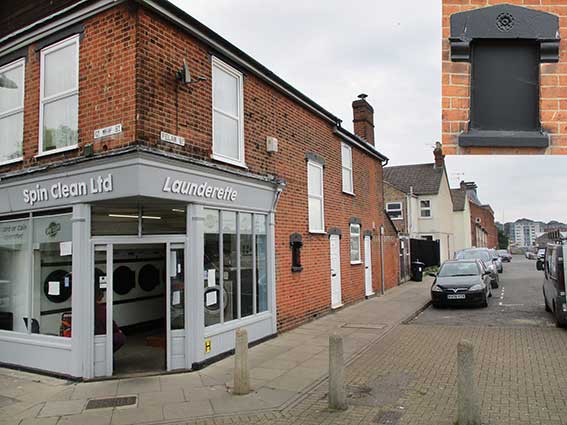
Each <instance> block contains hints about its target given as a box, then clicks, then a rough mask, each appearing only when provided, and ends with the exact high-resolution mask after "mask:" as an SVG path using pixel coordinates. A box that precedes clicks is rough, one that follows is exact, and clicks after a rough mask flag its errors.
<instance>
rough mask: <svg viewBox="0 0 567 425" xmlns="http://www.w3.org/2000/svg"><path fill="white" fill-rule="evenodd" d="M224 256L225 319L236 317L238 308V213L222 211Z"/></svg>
mask: <svg viewBox="0 0 567 425" xmlns="http://www.w3.org/2000/svg"><path fill="white" fill-rule="evenodd" d="M222 246H223V251H222V254H223V255H222V256H223V277H222V280H223V289H224V291H223V292H224V294H226V304H225V306H224V321H225V322H228V321H230V320H233V319H236V318H237V317H238V316H237V315H238V312H237V311H236V310H237V303H238V301H237V296H238V294H237V288H236V285H237V282H236V279H237V273H238V268H237V239H236V213H235V212H232V211H223V212H222Z"/></svg>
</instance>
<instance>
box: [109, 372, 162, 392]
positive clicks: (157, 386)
mask: <svg viewBox="0 0 567 425" xmlns="http://www.w3.org/2000/svg"><path fill="white" fill-rule="evenodd" d="M156 391H161V383H160V377H159V376H148V377H144V378H131V379H121V380H120V382H119V383H118V390H117V392H116V393H117V394H118V395H124V394H140V393H149V392H156Z"/></svg>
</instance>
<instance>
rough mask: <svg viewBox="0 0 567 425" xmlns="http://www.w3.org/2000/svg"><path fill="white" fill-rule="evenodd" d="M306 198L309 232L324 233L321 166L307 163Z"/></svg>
mask: <svg viewBox="0 0 567 425" xmlns="http://www.w3.org/2000/svg"><path fill="white" fill-rule="evenodd" d="M307 196H308V203H309V204H308V209H309V231H310V232H312V233H323V232H324V231H325V212H324V200H323V166H322V165H321V164H319V163H317V162H313V161H307Z"/></svg>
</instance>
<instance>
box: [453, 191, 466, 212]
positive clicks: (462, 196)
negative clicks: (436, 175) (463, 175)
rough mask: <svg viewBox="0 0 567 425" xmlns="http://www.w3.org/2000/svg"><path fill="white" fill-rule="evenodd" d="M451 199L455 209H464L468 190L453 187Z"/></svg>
mask: <svg viewBox="0 0 567 425" xmlns="http://www.w3.org/2000/svg"><path fill="white" fill-rule="evenodd" d="M451 199H452V201H453V211H464V210H465V200H466V199H467V192H466V190H462V189H460V188H459V189H451Z"/></svg>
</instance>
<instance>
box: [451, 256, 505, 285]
mask: <svg viewBox="0 0 567 425" xmlns="http://www.w3.org/2000/svg"><path fill="white" fill-rule="evenodd" d="M455 260H480V261H482V262H483V264H484V267H485V268H486V269H487V270H488V271H490V277H491V279H492V280H491V282H490V285H491V286H492V289H495V288H498V283H499V282H500V278H499V277H498V270H496V266H495V265H494V264H493V263H492V255H491V254H490V252H489V251H488V248H469V249H464V250H462V251H459V252H457V253H456V254H455Z"/></svg>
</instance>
